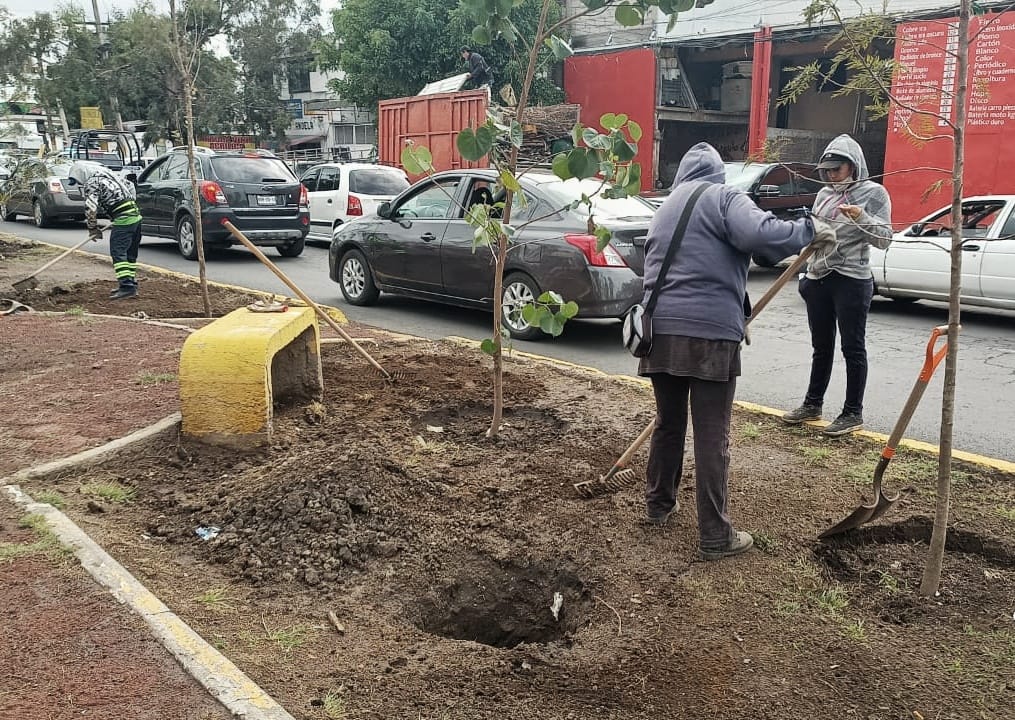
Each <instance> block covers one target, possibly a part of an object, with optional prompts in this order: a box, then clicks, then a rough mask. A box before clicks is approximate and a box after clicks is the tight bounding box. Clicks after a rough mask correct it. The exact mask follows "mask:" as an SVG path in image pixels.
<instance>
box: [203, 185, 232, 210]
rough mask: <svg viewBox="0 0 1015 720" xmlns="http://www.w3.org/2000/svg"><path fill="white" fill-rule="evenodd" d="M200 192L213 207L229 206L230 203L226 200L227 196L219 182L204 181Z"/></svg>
mask: <svg viewBox="0 0 1015 720" xmlns="http://www.w3.org/2000/svg"><path fill="white" fill-rule="evenodd" d="M200 190H201V197H203V198H204V199H205V200H207V201H208V202H210V203H211V204H212V205H228V204H229V201H228V200H226V194H225V193H224V192H222V187H221V186H220V185H219V184H218V183H217V182H212V181H211V180H202V181H201V188H200Z"/></svg>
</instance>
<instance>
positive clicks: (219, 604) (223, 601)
mask: <svg viewBox="0 0 1015 720" xmlns="http://www.w3.org/2000/svg"><path fill="white" fill-rule="evenodd" d="M235 599H236V598H234V597H232V596H231V595H230V594H229V588H224V587H218V588H210V589H208V590H205V591H204V592H203V593H201V594H200V595H198V596H197V597H195V598H194V600H196V601H197V602H199V603H201V604H202V605H204V606H205V607H206V608H208V609H209V610H214V611H215V612H227V611H230V610H232V609H233V608H234V606H233V603H232V601H233V600H235Z"/></svg>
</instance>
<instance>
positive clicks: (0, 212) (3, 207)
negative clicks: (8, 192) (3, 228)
mask: <svg viewBox="0 0 1015 720" xmlns="http://www.w3.org/2000/svg"><path fill="white" fill-rule="evenodd" d="M17 217H18V215H17V213H12V212H11V211H10V210H8V209H7V203H0V220H3V221H4V222H11V221H13V220H16V219H17Z"/></svg>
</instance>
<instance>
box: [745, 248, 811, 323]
mask: <svg viewBox="0 0 1015 720" xmlns="http://www.w3.org/2000/svg"><path fill="white" fill-rule="evenodd" d="M813 254H814V243H811V244H810V245H807V246H806V247H805V248H804V249H803V250H801V251H800V254H799V255H797V256H796V260H794V261H793V262H791V263H790V264H789V267H787V268H786V269H785V270H783V272H782V275H780V276H779V277H777V278H776V279H775V282H773V283H772V286H771V287H770V288H768V290H766V291H765V294H764V295H762V296H761V298H760V299H759V300H758V302H756V303H755V304H754V307H753V308H751V316H750V317H749V318H747V323H746V324H748V325H750V324H751V321H752V320H754V318H756V317H757V316H758V315H759V314H760V313H761V311H762V310H764V309H765V306H766V305H768V303H770V302H772V298H774V297H775V296H776V295H778V294H779V291H780V290H782V288H783V286H784V285H785V284H786V283H788V282H789V281H790V280H792V279H793V277H794V276H796V275H797V274H798V273H799V272H800V268H802V267H803V266H804V263H806V262H807V259H808V258H810V256H811V255H813Z"/></svg>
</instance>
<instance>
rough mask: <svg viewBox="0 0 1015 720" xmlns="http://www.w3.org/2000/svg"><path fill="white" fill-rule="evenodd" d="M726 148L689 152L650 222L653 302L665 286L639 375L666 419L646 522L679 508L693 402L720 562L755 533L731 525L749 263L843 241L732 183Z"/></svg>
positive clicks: (712, 554) (701, 525)
mask: <svg viewBox="0 0 1015 720" xmlns="http://www.w3.org/2000/svg"><path fill="white" fill-rule="evenodd" d="M725 181H726V171H725V168H724V166H723V161H722V158H721V157H720V155H719V153H718V151H716V149H715V148H713V147H712V146H711V145H709V144H708V143H698V144H697V145H695V146H694V147H692V148H691V149H690V150H688V151H687V154H686V155H684V157H683V159H682V160H681V161H680V166H679V168H678V170H677V176H676V179H675V180H674V183H673V190H672V192H671V193H670V194H669V196H668V197H667V198H666V200H665V201H664V202H663V204H662V206H660V208H659V210H658V211H657V212H656V214H655V217H654V218H653V220H652V224H651V226H650V227H649V233H648V239H647V240H646V244H645V275H644V280H645V298H646V300H647V298H648V296H649V294H650V293H651V292H652V289H653V288H654V287H655V286H656V284H659V285H660V291H659V296H658V299H657V303H656V307H655V310H654V311H653V313H652V335H653V343H652V350H651V352H650V353H649V354H648V355H647V356H646V357H644V358H642V359H641V362H640V363H639V366H638V374H639V375H643V376H646V377H648V378H650V379H651V381H652V389H653V392H654V394H655V399H656V424H655V429H654V430H653V433H652V444H651V447H650V449H649V456H648V470H647V475H648V478H647V482H646V489H645V504H646V519H647V520H648V522H650V523H652V524H655V525H664V524H665V523H666V521H667V519H668V518H669V517H670V515H671V514H673V513H674V512H675V511H676V510H678V509H679V507H680V506H679V503H678V502H677V488H678V486H679V484H680V478H681V475H682V473H683V463H684V441H685V435H686V432H687V416H688V405H690V415H691V422H692V424H693V427H694V459H695V493H696V502H697V508H698V542H699V544H698V552H699V555H700V557H701V558H702V559H705V560H717V559H720V558H723V557H727V556H730V555H737V554H740V553H742V552H746V551H747V550H749V549H750V548H751V546H752V545H753V544H754V540H753V538H752V537H751V535H750V534H749V533H746V532H743V531H738V530H735V529H734V527H733V523H732V522H730V518H729V514H728V509H727V503H728V497H729V488H728V479H729V478H728V471H729V459H730V450H729V444H730V443H729V434H730V433H729V430H730V419H731V417H732V414H733V395H734V392H735V390H736V379H737V377H738V376H739V375H740V344H741V341H742V340H743V339H744V327H745V324H744V319H745V318H744V316H745V313H747V312H749V310H748V307H749V303H748V302H747V300H746V297H747V269H748V266H749V265H750V258H751V255H752V254H755V253H760V254H763V255H765V256H766V257H771V258H773V259H782V258H785V257H788V256H790V255H793V254H795V253H798V252H799V251H800V250H801V249H802V248H803V247H804V246H806V245H808V244H809V243H811V242H812V241H815V242H821V243H828V242H834V239H835V231H834V230H832V228H831V227H830V226H829V225H827V224H826V223H823V222H820V221H817V222H815V221H813V220H812V219H811V218H800V219H798V220H780V219H779V218H777V217H775V216H774V215H772V214H771V213H769V212H766V211H763V210H761V209H759V208H758V206H757V205H755V204H754V202H753V201H752V200H751V199H750V198H749V197H748V196H747V195H746V194H745V193H743V192H741V191H739V190H737V189H735V188H733V187H730V186H728V185H725V184H724V183H725ZM702 184H704V185H705V186H706V187H705V190H704V192H703V193H702V194H701V196H700V197H699V198H698V201H697V203H696V205H695V206H694V209H693V211H692V213H691V215H690V219H689V222H688V225H687V229H686V231H685V233H684V235H683V240H682V242H681V245H680V246H679V249H678V250H677V252H676V255H675V256H674V257H673V260H672V262H671V264H670V267H669V269H668V271H667V273H666V275H665V277H660V276H659V271H660V268H661V266H662V262H663V258H664V257H665V255H666V249H667V248H668V247H669V244H670V242H671V240H672V237H673V232H674V229H675V227H676V225H677V222H678V219H679V218H680V215H681V213H682V212H683V210H684V207H685V206H686V204H687V202H688V199H689V198H690V196H691V194H692V193H693V192H694V191H695V190H696V189H697V188H699V187H700V186H702Z"/></svg>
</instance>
